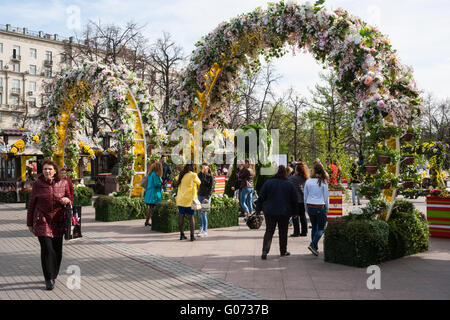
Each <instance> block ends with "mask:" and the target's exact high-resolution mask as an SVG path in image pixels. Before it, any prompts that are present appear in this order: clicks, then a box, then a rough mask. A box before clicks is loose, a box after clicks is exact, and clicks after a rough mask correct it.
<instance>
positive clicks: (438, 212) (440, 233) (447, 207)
mask: <svg viewBox="0 0 450 320" xmlns="http://www.w3.org/2000/svg"><path fill="white" fill-rule="evenodd" d="M427 219H428V228H429V230H430V235H431V236H432V237H438V238H450V197H433V196H428V197H427Z"/></svg>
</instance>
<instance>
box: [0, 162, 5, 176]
mask: <svg viewBox="0 0 450 320" xmlns="http://www.w3.org/2000/svg"><path fill="white" fill-rule="evenodd" d="M0 180H6V161H5V159H3V157H0Z"/></svg>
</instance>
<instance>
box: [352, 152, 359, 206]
mask: <svg viewBox="0 0 450 320" xmlns="http://www.w3.org/2000/svg"><path fill="white" fill-rule="evenodd" d="M350 183H351V186H352V202H353V205H354V206H355V205H356V204H355V203H356V201H355V200H356V198H358V206H360V205H361V200H360V199H359V194H358V188H359V184H360V183H361V179H360V177H359V174H358V160H357V159H355V161H354V162H353V163H352V166H351V168H350Z"/></svg>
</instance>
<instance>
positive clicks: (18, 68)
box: [13, 62, 20, 72]
mask: <svg viewBox="0 0 450 320" xmlns="http://www.w3.org/2000/svg"><path fill="white" fill-rule="evenodd" d="M13 71H14V72H20V63H18V62H14V63H13Z"/></svg>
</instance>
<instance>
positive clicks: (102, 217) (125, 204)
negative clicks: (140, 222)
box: [94, 196, 147, 222]
mask: <svg viewBox="0 0 450 320" xmlns="http://www.w3.org/2000/svg"><path fill="white" fill-rule="evenodd" d="M94 207H95V220H97V221H104V222H111V221H123V220H134V219H144V218H145V217H146V215H147V205H146V204H145V202H144V199H143V198H128V197H115V198H114V197H108V196H100V197H98V198H97V199H96V200H95V202H94Z"/></svg>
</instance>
